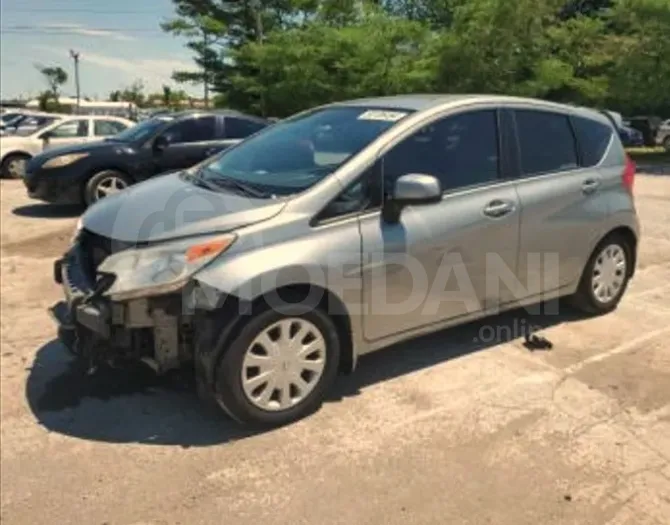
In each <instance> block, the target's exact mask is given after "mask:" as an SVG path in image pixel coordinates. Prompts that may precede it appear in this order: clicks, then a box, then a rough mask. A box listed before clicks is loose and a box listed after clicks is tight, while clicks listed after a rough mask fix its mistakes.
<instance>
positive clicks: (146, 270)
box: [98, 234, 235, 301]
mask: <svg viewBox="0 0 670 525" xmlns="http://www.w3.org/2000/svg"><path fill="white" fill-rule="evenodd" d="M234 241H235V235H232V234H231V235H223V236H221V235H219V236H216V237H207V238H204V239H200V240H198V241H195V240H193V239H191V240H189V241H180V242H177V243H169V244H165V245H159V246H155V247H150V248H139V249H136V250H126V251H122V252H120V253H117V254H114V255H112V256H110V257H108V258H107V259H105V261H104V262H103V263H102V264H101V265H100V267H99V269H98V270H99V272H100V273H109V274H113V275H114V276H115V277H116V278H115V280H114V284H113V285H112V286H111V287H110V288H109V290H108V291H107V293H108V295H109V296H110V297H111V298H112V299H114V300H117V301H122V300H128V299H133V298H138V297H149V296H154V295H162V294H166V293H170V292H173V291H176V290H179V289H180V288H181V287H183V286H184V284H186V281H187V280H188V279H189V278H190V277H191V276H192V275H193V274H194V273H195V272H197V271H198V270H200V269H201V268H203V267H204V266H205V265H206V264H208V263H209V262H211V261H212V260H214V259H215V258H216V257H217V256H218V255H220V254H221V253H223V252H224V251H226V250H227V249H228V248H230V246H231V245H232V244H233V242H234Z"/></svg>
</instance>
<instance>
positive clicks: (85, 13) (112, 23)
mask: <svg viewBox="0 0 670 525" xmlns="http://www.w3.org/2000/svg"><path fill="white" fill-rule="evenodd" d="M173 14H174V10H173V6H172V2H171V0H144V1H142V0H115V1H114V2H110V1H109V0H1V1H0V15H1V16H0V98H3V99H4V98H10V97H15V96H20V95H23V96H24V97H31V96H34V95H36V94H37V93H38V92H40V91H42V90H44V89H45V88H46V84H45V82H44V79H43V78H42V76H41V75H40V73H39V72H38V71H37V69H36V67H35V66H36V64H39V65H48V66H56V65H58V66H61V67H63V68H64V69H65V70H66V71H67V72H68V75H69V79H68V83H67V84H66V85H65V86H64V87H63V89H62V93H63V94H65V95H74V93H75V87H74V66H73V62H72V59H71V58H70V56H69V50H70V49H75V50H77V51H79V52H80V53H81V60H80V68H79V72H80V80H81V90H82V95H83V96H90V97H97V98H100V99H105V98H107V96H108V94H109V93H110V92H111V91H114V90H116V89H120V88H123V87H125V86H128V85H129V84H131V83H132V82H133V81H134V80H142V81H144V83H145V86H146V91H147V92H153V91H160V90H161V86H162V85H163V84H169V85H174V82H172V80H171V79H170V74H171V73H172V71H173V70H175V69H192V68H193V62H192V60H191V57H190V54H189V52H188V50H187V49H186V48H185V47H184V41H183V40H181V39H179V38H175V37H173V36H171V35H168V34H165V33H162V31H161V30H160V27H159V24H160V22H161V21H163V20H165V19H167V18H170V17H171V16H173ZM180 87H182V88H184V89H186V91H188V92H189V93H192V94H193V95H195V96H200V94H201V91H202V90H201V88H200V87H199V86H188V85H184V86H180Z"/></svg>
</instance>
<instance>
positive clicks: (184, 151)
mask: <svg viewBox="0 0 670 525" xmlns="http://www.w3.org/2000/svg"><path fill="white" fill-rule="evenodd" d="M222 125H223V123H222V120H221V118H220V117H218V116H215V115H202V116H199V117H189V118H186V119H183V120H179V121H177V122H175V123H174V124H172V125H170V126H168V127H167V128H166V129H165V130H164V131H163V132H162V133H161V135H162V136H164V137H166V138H167V139H168V143H169V145H168V146H167V148H165V149H164V150H163V151H155V152H154V157H153V158H154V169H155V171H154V174H158V173H164V172H168V171H176V170H182V169H186V168H190V167H191V166H193V165H194V164H197V163H198V162H201V161H203V160H205V159H206V158H208V157H210V156H212V155H214V153H216V152H217V147H218V145H219V141H218V140H217V137H219V136H220V135H221V129H222Z"/></svg>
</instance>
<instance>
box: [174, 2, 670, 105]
mask: <svg viewBox="0 0 670 525" xmlns="http://www.w3.org/2000/svg"><path fill="white" fill-rule="evenodd" d="M173 1H174V3H175V7H176V18H175V19H173V20H171V21H169V22H167V23H165V24H164V25H163V28H164V29H165V30H166V31H169V32H171V33H173V34H175V35H179V36H181V37H184V38H186V40H187V42H186V45H187V47H188V48H189V49H191V51H192V52H193V54H194V61H195V66H196V67H195V68H194V70H193V71H178V72H175V73H174V76H173V78H174V80H176V81H178V82H192V83H200V84H202V83H205V84H207V86H208V88H211V90H212V91H213V92H215V93H216V95H215V97H214V103H215V105H217V106H227V107H234V108H237V109H241V110H244V111H251V112H257V113H260V114H265V115H272V116H285V115H289V114H291V113H294V112H296V111H300V110H302V109H306V108H309V107H312V106H315V105H318V104H323V103H327V102H331V101H335V100H342V99H348V98H353V97H363V96H373V95H387V94H394V93H408V92H443V93H444V92H483V93H505V94H512V95H524V96H534V97H541V98H546V99H550V100H557V101H562V102H568V103H574V104H583V105H592V106H600V107H608V108H611V109H615V110H618V111H621V112H623V113H627V114H629V113H657V114H661V115H668V114H670V58H669V57H670V0H515V1H510V0H264V1H259V0H237V1H224V0H173Z"/></svg>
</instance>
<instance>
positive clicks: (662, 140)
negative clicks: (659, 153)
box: [656, 119, 670, 153]
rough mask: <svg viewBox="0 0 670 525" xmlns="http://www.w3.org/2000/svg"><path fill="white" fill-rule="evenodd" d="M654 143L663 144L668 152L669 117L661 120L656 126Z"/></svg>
mask: <svg viewBox="0 0 670 525" xmlns="http://www.w3.org/2000/svg"><path fill="white" fill-rule="evenodd" d="M656 144H657V145H659V146H663V147H664V148H665V151H667V152H668V153H670V119H668V120H666V121H665V122H662V123H661V125H660V126H659V127H658V133H657V134H656Z"/></svg>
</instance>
